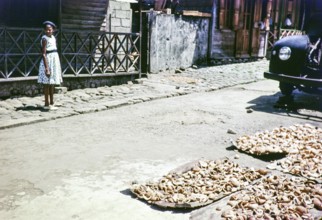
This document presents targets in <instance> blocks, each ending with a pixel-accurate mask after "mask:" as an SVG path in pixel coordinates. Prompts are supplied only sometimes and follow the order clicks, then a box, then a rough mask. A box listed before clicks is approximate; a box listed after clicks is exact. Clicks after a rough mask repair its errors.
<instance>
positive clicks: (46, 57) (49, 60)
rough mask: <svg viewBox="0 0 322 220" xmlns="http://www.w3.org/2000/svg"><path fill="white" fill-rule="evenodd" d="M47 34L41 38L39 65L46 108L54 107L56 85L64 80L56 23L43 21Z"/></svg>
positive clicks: (40, 81)
mask: <svg viewBox="0 0 322 220" xmlns="http://www.w3.org/2000/svg"><path fill="white" fill-rule="evenodd" d="M43 25H44V31H45V35H43V36H42V38H41V50H42V59H41V61H40V65H39V74H38V83H40V84H43V88H44V95H45V107H44V109H46V110H50V109H51V110H53V109H57V108H56V107H54V89H55V85H60V84H61V83H62V82H63V79H62V71H61V65H60V60H59V56H58V52H57V45H56V38H55V36H54V35H53V33H54V30H55V28H56V25H55V24H54V23H53V22H51V21H45V22H44V23H43Z"/></svg>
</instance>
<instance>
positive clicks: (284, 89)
mask: <svg viewBox="0 0 322 220" xmlns="http://www.w3.org/2000/svg"><path fill="white" fill-rule="evenodd" d="M280 90H281V93H282V94H283V95H286V96H289V95H292V92H293V90H294V86H293V85H291V84H288V83H283V82H280Z"/></svg>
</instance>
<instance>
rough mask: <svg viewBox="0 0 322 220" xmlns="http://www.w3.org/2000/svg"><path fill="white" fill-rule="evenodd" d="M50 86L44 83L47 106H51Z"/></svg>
mask: <svg viewBox="0 0 322 220" xmlns="http://www.w3.org/2000/svg"><path fill="white" fill-rule="evenodd" d="M49 88H50V85H47V84H44V95H45V106H49Z"/></svg>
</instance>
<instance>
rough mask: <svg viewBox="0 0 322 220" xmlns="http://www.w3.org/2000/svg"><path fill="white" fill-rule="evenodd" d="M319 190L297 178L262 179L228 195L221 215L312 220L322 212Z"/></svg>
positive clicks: (246, 217)
mask: <svg viewBox="0 0 322 220" xmlns="http://www.w3.org/2000/svg"><path fill="white" fill-rule="evenodd" d="M321 204H322V188H321V185H319V184H316V183H315V182H314V181H311V180H306V179H303V178H299V177H292V178H288V177H286V176H283V175H282V176H276V175H269V176H265V177H263V178H262V179H260V180H259V181H256V182H255V183H254V184H253V185H250V186H248V187H247V188H246V189H245V190H243V191H241V192H238V193H236V194H234V195H232V196H231V197H230V198H229V201H228V202H227V205H226V207H224V208H223V209H222V210H223V211H222V213H221V217H223V218H224V219H256V220H257V219H258V220H260V219H314V216H312V213H313V212H312V210H313V209H314V208H315V209H317V210H322V205H321Z"/></svg>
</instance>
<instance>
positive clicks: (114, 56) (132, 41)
mask: <svg viewBox="0 0 322 220" xmlns="http://www.w3.org/2000/svg"><path fill="white" fill-rule="evenodd" d="M42 35H43V30H42V29H32V28H29V29H26V28H24V29H22V28H12V27H10V28H7V27H2V28H1V27H0V83H1V82H3V81H11V80H13V81H15V80H24V79H25V80H28V79H34V78H35V77H37V75H38V66H39V62H40V60H41V44H40V41H41V36H42ZM55 36H56V38H57V43H58V51H59V54H60V57H61V63H62V72H63V77H64V78H65V77H80V76H84V77H92V76H110V75H132V74H140V45H139V42H140V35H139V34H138V33H116V32H82V31H78V32H76V31H67V30H66V31H65V30H60V31H57V32H56V33H55Z"/></svg>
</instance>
